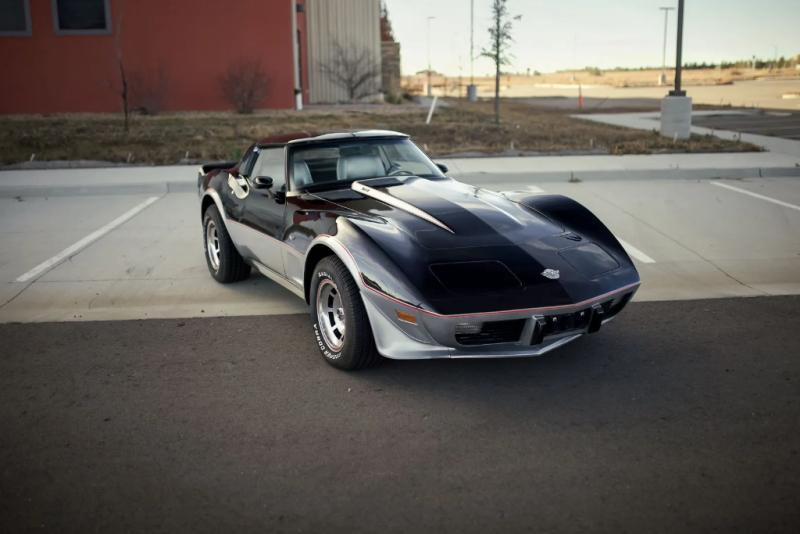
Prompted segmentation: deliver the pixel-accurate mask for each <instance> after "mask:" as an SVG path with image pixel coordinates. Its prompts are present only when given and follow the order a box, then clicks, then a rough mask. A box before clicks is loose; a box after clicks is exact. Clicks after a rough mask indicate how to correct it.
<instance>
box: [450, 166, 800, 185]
mask: <svg viewBox="0 0 800 534" xmlns="http://www.w3.org/2000/svg"><path fill="white" fill-rule="evenodd" d="M488 174H490V173H483V172H466V173H459V174H455V175H454V176H455V177H457V178H458V179H460V180H465V181H469V179H470V178H473V177H474V178H478V177H480V178H481V179H482V180H486V179H487V178H488V176H487V175H488ZM792 176H798V177H800V167H754V168H749V169H653V170H641V169H632V170H610V171H559V172H550V171H548V172H514V173H503V172H498V173H491V178H490V179H491V180H492V181H497V182H569V181H576V180H577V181H610V180H715V179H721V178H732V179H741V178H769V177H792Z"/></svg>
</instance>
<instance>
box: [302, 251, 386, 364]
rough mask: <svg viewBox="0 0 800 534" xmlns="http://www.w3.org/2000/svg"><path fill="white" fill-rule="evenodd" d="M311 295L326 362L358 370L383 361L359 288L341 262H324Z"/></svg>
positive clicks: (331, 259)
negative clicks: (376, 345) (376, 346)
mask: <svg viewBox="0 0 800 534" xmlns="http://www.w3.org/2000/svg"><path fill="white" fill-rule="evenodd" d="M309 294H310V300H311V305H310V308H311V309H310V312H311V319H312V320H313V321H314V335H315V337H316V342H317V347H318V348H319V350H320V352H321V353H322V356H323V357H324V358H325V361H326V362H328V363H329V364H331V365H333V366H334V367H337V368H339V369H345V370H354V369H361V368H363V367H369V366H371V365H374V364H376V363H377V362H378V361H380V355H379V354H378V351H377V349H376V348H375V340H374V338H373V337H372V329H371V328H370V324H369V317H368V316H367V311H366V310H365V309H364V302H363V301H362V300H361V294H360V293H359V290H358V286H357V285H356V283H355V281H354V280H353V277H352V276H350V273H349V272H348V270H347V268H346V267H345V266H344V264H343V263H342V262H341V261H340V260H339V258H337V257H335V256H328V257H326V258H323V259H322V260H320V262H319V263H318V264H317V266H316V268H315V270H314V275H313V278H312V280H311V288H310V293H309Z"/></svg>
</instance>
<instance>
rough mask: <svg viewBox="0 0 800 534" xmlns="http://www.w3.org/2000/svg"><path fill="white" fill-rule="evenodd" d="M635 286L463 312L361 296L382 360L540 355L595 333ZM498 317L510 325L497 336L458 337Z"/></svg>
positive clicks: (375, 294)
mask: <svg viewBox="0 0 800 534" xmlns="http://www.w3.org/2000/svg"><path fill="white" fill-rule="evenodd" d="M638 286H639V284H638V283H637V284H632V285H630V286H626V287H623V288H620V289H619V290H617V291H613V292H611V293H607V294H604V295H599V296H598V297H596V298H593V299H590V300H587V301H584V302H580V303H576V304H572V305H567V306H552V307H547V308H531V309H525V310H511V311H503V312H488V313H484V314H464V315H439V314H435V313H432V312H425V311H422V310H418V309H416V308H413V307H409V306H408V305H403V304H402V303H399V302H398V301H396V300H393V299H391V298H387V296H386V295H383V294H381V293H378V292H376V291H373V290H371V289H370V288H365V287H362V295H363V296H364V304H365V306H366V309H367V313H368V315H369V318H370V324H371V326H372V331H373V335H374V337H375V344H376V346H377V348H378V352H380V353H381V354H382V355H383V356H385V357H387V358H393V359H400V360H409V359H430V358H507V357H522V356H539V355H542V354H545V353H546V352H549V351H551V350H553V349H556V348H558V347H560V346H562V345H565V344H567V343H569V342H570V341H574V340H575V339H577V338H579V337H581V336H582V335H584V334H587V333H592V332H594V331H597V330H598V329H599V328H600V326H602V325H603V324H605V323H607V322H608V321H610V320H611V319H613V318H614V317H615V316H616V315H617V314H618V313H619V312H620V311H621V310H622V309H623V308H624V307H625V305H626V304H627V303H628V302H629V301H630V299H631V297H632V296H633V294H634V293H635V292H636V290H637V289H638ZM398 311H402V312H405V313H406V314H410V315H412V316H413V317H414V318H415V320H416V323H412V322H409V321H403V320H400V319H399V318H398V313H397V312H398ZM559 320H560V321H561V322H560V323H559ZM501 321H502V322H507V324H508V325H509V327H510V328H503V330H502V335H501V336H500V335H484V336H483V337H481V335H474V336H468V335H466V336H465V335H463V334H458V335H457V333H458V332H459V331H465V330H472V331H477V330H478V329H479V328H481V329H484V330H485V329H486V325H490V324H492V323H495V324H496V323H498V322H501ZM482 340H486V341H488V342H484V341H482Z"/></svg>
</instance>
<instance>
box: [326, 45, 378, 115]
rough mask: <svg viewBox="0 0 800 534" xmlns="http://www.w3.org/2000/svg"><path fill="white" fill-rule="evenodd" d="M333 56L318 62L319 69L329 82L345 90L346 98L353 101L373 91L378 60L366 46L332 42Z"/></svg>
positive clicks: (376, 77)
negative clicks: (347, 45)
mask: <svg viewBox="0 0 800 534" xmlns="http://www.w3.org/2000/svg"><path fill="white" fill-rule="evenodd" d="M332 52H333V57H332V59H331V60H330V62H328V63H320V64H319V70H320V72H322V73H323V74H324V75H326V76H327V77H328V78H329V79H330V81H331V82H333V83H334V84H335V85H338V86H339V87H341V88H342V89H344V90H345V91H347V98H348V100H349V101H350V102H354V101H356V100H359V99H361V98H364V97H365V96H369V95H371V94H372V93H373V92H375V85H376V81H377V79H378V78H379V77H380V75H381V69H380V66H379V65H378V62H377V61H375V59H374V57H373V55H372V54H370V52H369V50H367V49H366V48H354V47H343V46H342V45H341V44H340V43H338V42H335V43H333V47H332Z"/></svg>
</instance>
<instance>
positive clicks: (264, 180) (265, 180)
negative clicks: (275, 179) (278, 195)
mask: <svg viewBox="0 0 800 534" xmlns="http://www.w3.org/2000/svg"><path fill="white" fill-rule="evenodd" d="M270 187H272V178H270V177H269V176H256V178H255V179H254V180H253V189H269V188H270Z"/></svg>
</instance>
